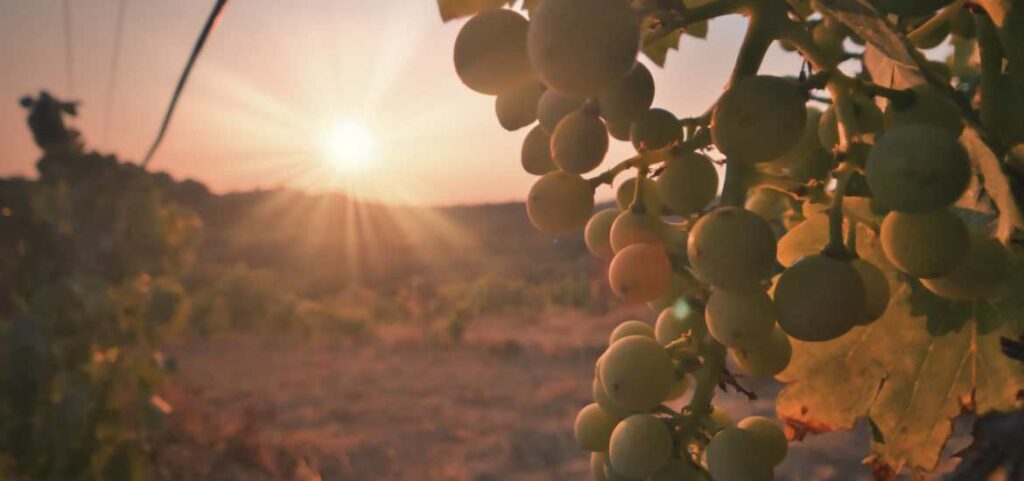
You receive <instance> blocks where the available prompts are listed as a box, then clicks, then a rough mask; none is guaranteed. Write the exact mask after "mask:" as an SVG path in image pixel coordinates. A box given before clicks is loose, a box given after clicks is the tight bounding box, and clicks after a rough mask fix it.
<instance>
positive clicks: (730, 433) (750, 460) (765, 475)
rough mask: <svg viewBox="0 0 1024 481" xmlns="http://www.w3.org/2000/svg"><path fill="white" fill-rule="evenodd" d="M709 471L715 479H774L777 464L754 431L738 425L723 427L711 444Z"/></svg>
mask: <svg viewBox="0 0 1024 481" xmlns="http://www.w3.org/2000/svg"><path fill="white" fill-rule="evenodd" d="M706 453H707V461H708V471H710V472H711V478H712V479H714V480H715V481H771V479H772V471H773V469H772V468H773V466H774V464H773V463H772V461H773V460H772V459H771V458H769V457H768V455H767V453H765V452H764V450H763V449H761V446H760V443H758V441H757V437H756V436H755V435H754V433H751V432H750V431H747V430H745V429H740V428H738V427H733V428H725V429H723V430H721V431H719V432H718V433H717V434H715V436H714V437H713V438H711V442H710V443H708V447H707V451H706Z"/></svg>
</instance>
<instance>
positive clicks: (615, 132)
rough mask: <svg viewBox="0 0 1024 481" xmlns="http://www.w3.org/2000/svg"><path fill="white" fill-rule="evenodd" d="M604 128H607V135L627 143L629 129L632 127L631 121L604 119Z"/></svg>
mask: <svg viewBox="0 0 1024 481" xmlns="http://www.w3.org/2000/svg"><path fill="white" fill-rule="evenodd" d="M604 125H605V127H608V134H609V135H611V136H612V137H613V138H614V139H616V140H621V141H623V142H627V141H629V129H630V128H631V127H632V126H633V121H632V120H623V119H609V118H607V117H605V119H604Z"/></svg>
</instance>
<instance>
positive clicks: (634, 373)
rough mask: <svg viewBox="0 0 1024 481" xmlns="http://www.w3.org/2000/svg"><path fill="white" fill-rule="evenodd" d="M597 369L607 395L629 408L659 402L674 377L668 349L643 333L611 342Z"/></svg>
mask: <svg viewBox="0 0 1024 481" xmlns="http://www.w3.org/2000/svg"><path fill="white" fill-rule="evenodd" d="M599 371H600V375H601V384H602V385H603V386H604V388H605V393H606V394H607V395H608V398H609V399H610V400H611V401H612V402H613V403H614V404H615V405H617V406H621V407H622V408H623V409H626V410H630V411H647V410H650V409H653V408H654V407H656V406H658V405H660V404H661V401H663V400H664V399H665V397H666V396H668V393H669V390H670V388H671V385H672V382H673V381H674V380H675V370H674V368H673V365H672V359H671V358H670V357H669V355H668V352H667V351H666V350H665V348H664V347H662V345H661V344H658V342H657V341H655V340H654V339H651V338H649V337H646V336H629V337H626V338H623V339H620V340H619V341H618V342H616V343H615V344H612V345H611V347H609V348H608V350H607V351H606V352H605V354H604V359H603V360H602V361H601V365H600V366H599Z"/></svg>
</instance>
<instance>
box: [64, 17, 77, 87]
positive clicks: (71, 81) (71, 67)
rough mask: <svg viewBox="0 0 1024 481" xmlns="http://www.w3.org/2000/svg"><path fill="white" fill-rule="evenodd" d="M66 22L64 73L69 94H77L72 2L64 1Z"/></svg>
mask: <svg viewBox="0 0 1024 481" xmlns="http://www.w3.org/2000/svg"><path fill="white" fill-rule="evenodd" d="M61 17H62V19H63V21H64V73H65V75H66V76H67V83H68V92H70V93H71V94H74V93H75V50H74V46H73V45H72V41H71V33H72V32H71V0H64V2H63V4H62V8H61Z"/></svg>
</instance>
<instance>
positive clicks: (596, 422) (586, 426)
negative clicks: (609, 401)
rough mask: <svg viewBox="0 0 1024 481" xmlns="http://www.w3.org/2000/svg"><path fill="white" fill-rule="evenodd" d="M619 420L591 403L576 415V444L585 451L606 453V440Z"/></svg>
mask: <svg viewBox="0 0 1024 481" xmlns="http://www.w3.org/2000/svg"><path fill="white" fill-rule="evenodd" d="M618 422H619V420H618V419H617V418H616V417H615V416H612V415H611V414H609V413H608V412H607V411H605V410H604V409H601V406H598V405H597V404H594V403H591V404H588V405H586V406H585V407H584V408H583V409H581V410H580V412H579V414H577V415H576V423H575V426H574V428H573V429H574V432H575V434H576V442H577V443H579V445H580V447H581V448H583V449H586V450H587V451H595V452H600V451H607V450H608V440H609V439H610V438H611V436H612V430H613V429H615V425H616V424H618Z"/></svg>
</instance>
